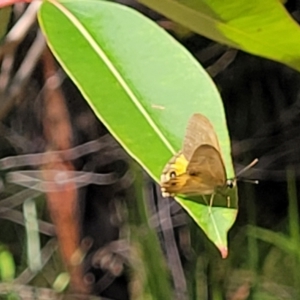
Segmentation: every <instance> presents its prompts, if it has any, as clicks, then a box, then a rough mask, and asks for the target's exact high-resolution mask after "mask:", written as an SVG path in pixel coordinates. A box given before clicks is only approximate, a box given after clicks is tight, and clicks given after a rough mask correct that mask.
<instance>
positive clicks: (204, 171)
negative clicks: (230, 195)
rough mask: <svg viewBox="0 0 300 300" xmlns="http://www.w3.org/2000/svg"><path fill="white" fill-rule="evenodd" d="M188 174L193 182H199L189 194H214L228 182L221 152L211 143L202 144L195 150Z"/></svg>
mask: <svg viewBox="0 0 300 300" xmlns="http://www.w3.org/2000/svg"><path fill="white" fill-rule="evenodd" d="M186 174H187V175H188V176H189V178H190V181H191V182H193V183H195V182H197V183H198V185H197V188H196V189H195V190H191V191H190V193H189V194H200V195H209V194H213V193H215V191H216V189H218V188H221V187H224V186H225V184H226V171H225V167H224V163H223V160H222V158H221V155H220V152H219V151H217V150H216V149H215V148H214V147H213V146H211V145H201V146H199V147H198V148H197V149H196V150H195V152H194V153H193V155H192V158H191V160H190V162H189V164H188V166H187V169H186ZM188 183H189V181H187V184H188ZM193 186H194V184H193Z"/></svg>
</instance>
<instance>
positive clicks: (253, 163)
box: [235, 158, 258, 183]
mask: <svg viewBox="0 0 300 300" xmlns="http://www.w3.org/2000/svg"><path fill="white" fill-rule="evenodd" d="M257 163H258V158H255V159H254V160H253V161H252V162H251V163H250V164H249V165H248V166H246V167H245V168H243V169H242V170H240V171H239V172H238V173H237V174H236V176H235V177H236V178H238V177H239V176H240V175H241V174H243V173H245V172H246V171H248V170H249V169H251V168H252V167H253V166H254V165H256V164H257ZM256 181H257V180H256ZM257 183H258V181H257Z"/></svg>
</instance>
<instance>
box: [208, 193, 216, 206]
mask: <svg viewBox="0 0 300 300" xmlns="http://www.w3.org/2000/svg"><path fill="white" fill-rule="evenodd" d="M214 198H215V194H211V196H210V200H209V206H210V207H212V205H213V201H214Z"/></svg>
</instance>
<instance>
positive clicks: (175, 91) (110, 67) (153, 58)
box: [39, 0, 237, 249]
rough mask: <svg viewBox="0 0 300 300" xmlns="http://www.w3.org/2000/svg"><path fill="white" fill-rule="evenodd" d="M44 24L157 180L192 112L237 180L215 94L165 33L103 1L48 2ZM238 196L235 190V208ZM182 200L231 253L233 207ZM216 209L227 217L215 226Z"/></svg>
mask: <svg viewBox="0 0 300 300" xmlns="http://www.w3.org/2000/svg"><path fill="white" fill-rule="evenodd" d="M39 22H40V25H41V27H42V30H43V32H44V33H45V35H46V37H47V40H48V44H49V47H50V48H51V49H52V51H53V53H54V54H55V56H56V57H57V59H58V61H59V62H60V63H61V65H62V66H63V68H64V69H65V71H66V72H67V73H68V75H69V76H70V77H71V78H72V79H73V81H74V82H75V84H76V85H77V87H78V88H79V89H80V91H81V92H82V94H83V95H84V97H85V98H86V100H87V101H88V103H89V104H90V106H91V107H92V109H93V110H94V112H95V113H96V115H97V116H98V117H99V119H100V120H101V121H102V122H103V123H104V124H105V125H106V127H107V128H108V129H109V130H110V132H111V134H113V135H114V137H115V138H116V139H117V140H118V141H119V142H120V144H121V145H122V146H123V147H124V148H125V149H126V150H127V152H128V153H129V154H130V155H131V156H132V157H133V158H134V159H135V160H137V161H138V162H139V163H140V164H141V165H142V166H143V167H144V168H145V169H146V170H147V172H148V173H149V174H150V175H151V176H152V177H153V178H154V179H155V180H156V181H158V180H159V177H160V174H161V171H162V169H163V167H164V165H165V164H166V163H167V162H168V160H169V159H170V158H171V157H172V155H173V154H175V153H176V151H178V150H179V149H180V148H181V143H182V140H183V136H184V132H185V127H186V124H187V121H188V119H189V117H190V116H191V115H192V114H193V113H195V112H201V113H202V114H204V115H205V116H207V117H208V118H209V119H210V121H211V122H212V123H213V124H214V127H215V130H216V132H217V135H218V138H219V142H220V146H221V148H222V152H223V153H222V154H223V157H224V159H225V165H226V170H227V175H228V176H229V177H234V171H233V167H232V161H231V155H230V141H229V137H228V131H227V127H226V120H225V115H224V110H223V105H222V101H221V99H220V96H219V94H218V91H217V89H216V87H215V85H214V84H213V82H212V80H211V79H210V78H209V76H208V75H207V73H206V72H205V71H204V70H203V69H202V67H201V66H200V65H199V64H198V62H197V61H196V60H195V59H194V58H193V57H192V56H191V55H190V53H188V52H187V51H186V50H185V49H184V48H183V47H182V46H181V45H180V44H178V43H177V42H176V41H175V40H174V39H173V38H172V37H171V36H170V35H168V34H167V33H166V32H165V31H164V30H162V29H161V28H160V27H158V26H157V25H156V24H155V23H153V22H152V21H150V20H148V19H147V18H145V17H144V16H142V15H141V14H139V13H137V12H135V11H134V10H132V9H130V8H127V7H125V6H121V5H118V4H115V3H111V2H104V1H103V2H102V1H86V0H85V1H71V2H56V1H54V0H52V1H48V2H43V4H42V6H41V10H40V12H39ZM236 197H237V195H236V190H234V193H233V194H232V203H236V200H237V199H236ZM177 201H178V202H179V203H180V204H181V205H182V206H183V207H184V208H185V209H186V210H187V211H188V212H189V214H190V215H191V216H192V217H193V219H194V220H195V221H196V222H197V224H199V225H200V226H201V227H202V228H203V230H204V231H205V232H206V233H207V235H208V237H209V238H210V239H212V240H213V242H215V243H216V244H217V245H218V246H219V247H222V249H223V248H226V249H227V242H226V232H227V231H228V230H229V228H230V227H231V226H232V224H233V221H234V218H235V215H236V209H227V208H214V213H213V214H211V213H210V212H209V209H208V207H207V206H205V205H201V204H199V203H195V202H191V201H187V200H183V199H179V198H178V199H177ZM217 210H220V212H226V213H224V215H227V216H228V215H230V217H227V218H223V219H221V220H218V219H217V218H216V217H215V215H216V211H217ZM199 212H201V214H200V213H199ZM208 215H209V218H211V219H212V218H215V222H216V224H217V225H216V226H214V227H213V228H212V227H211V226H207V216H208ZM216 231H217V232H216ZM216 235H217V236H220V237H221V239H215V236H216ZM220 245H221V246H220Z"/></svg>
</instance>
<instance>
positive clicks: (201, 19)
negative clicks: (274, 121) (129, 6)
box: [139, 0, 300, 71]
mask: <svg viewBox="0 0 300 300" xmlns="http://www.w3.org/2000/svg"><path fill="white" fill-rule="evenodd" d="M139 2H141V3H143V4H145V5H147V6H149V7H151V8H152V9H154V10H157V11H158V12H160V13H162V14H163V15H165V16H167V17H168V18H170V19H172V20H174V21H176V22H178V23H180V24H182V25H184V26H186V27H187V28H189V29H191V30H193V31H194V32H197V33H199V34H201V35H203V36H205V37H207V38H210V39H212V40H214V41H217V42H219V43H221V44H225V45H228V46H230V47H233V48H237V49H240V50H243V51H246V52H249V53H251V54H255V55H259V56H263V57H266V58H269V59H272V60H275V61H278V62H281V63H283V64H286V65H288V66H290V67H291V68H294V69H296V70H298V71H299V70H300V53H299V45H300V29H299V25H298V24H297V23H296V22H295V21H294V20H293V19H292V18H291V17H290V16H289V14H288V12H287V11H286V10H285V8H284V6H283V5H282V4H281V3H280V1H277V0H263V1H262V0H256V1H248V0H232V1H224V0H139Z"/></svg>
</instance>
